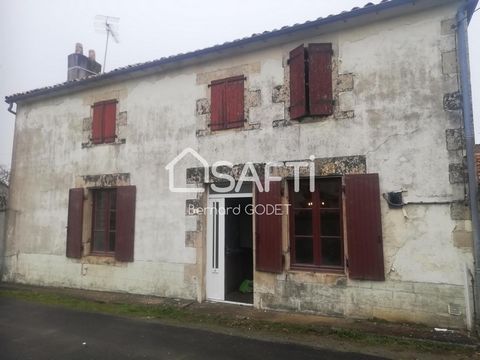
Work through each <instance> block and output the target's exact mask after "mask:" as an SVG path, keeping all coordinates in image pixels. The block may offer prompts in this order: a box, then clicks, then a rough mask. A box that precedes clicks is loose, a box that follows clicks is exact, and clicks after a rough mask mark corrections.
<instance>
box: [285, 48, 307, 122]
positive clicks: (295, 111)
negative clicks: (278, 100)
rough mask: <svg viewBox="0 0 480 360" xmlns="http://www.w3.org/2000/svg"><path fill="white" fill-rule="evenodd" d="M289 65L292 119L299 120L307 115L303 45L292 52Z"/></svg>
mask: <svg viewBox="0 0 480 360" xmlns="http://www.w3.org/2000/svg"><path fill="white" fill-rule="evenodd" d="M288 63H289V65H290V118H292V119H298V118H301V117H302V116H305V115H306V114H307V99H306V84H305V48H304V47H303V44H302V45H300V46H299V47H297V48H295V49H293V50H292V51H290V59H289V61H288Z"/></svg>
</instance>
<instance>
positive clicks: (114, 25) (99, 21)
mask: <svg viewBox="0 0 480 360" xmlns="http://www.w3.org/2000/svg"><path fill="white" fill-rule="evenodd" d="M119 21H120V18H118V17H113V16H105V15H97V16H95V30H96V31H97V32H101V33H106V34H107V40H106V42H105V55H104V57H103V69H102V70H103V71H102V72H105V65H106V63H107V52H108V40H109V39H110V36H111V37H112V38H113V40H114V41H115V42H116V43H117V44H118V42H119V41H120V40H119V39H118V23H119Z"/></svg>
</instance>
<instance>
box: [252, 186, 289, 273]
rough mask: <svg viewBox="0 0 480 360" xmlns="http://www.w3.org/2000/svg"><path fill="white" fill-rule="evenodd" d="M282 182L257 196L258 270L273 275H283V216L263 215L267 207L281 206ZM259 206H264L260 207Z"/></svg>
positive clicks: (256, 252)
mask: <svg viewBox="0 0 480 360" xmlns="http://www.w3.org/2000/svg"><path fill="white" fill-rule="evenodd" d="M281 189H282V185H281V182H271V183H270V191H269V192H259V191H258V189H257V193H256V195H255V201H256V204H255V205H256V206H257V207H256V209H257V210H258V211H257V212H256V213H257V214H256V217H255V232H256V234H255V235H256V243H255V245H256V247H255V254H256V257H255V259H256V269H257V271H265V272H272V273H281V272H282V270H283V262H282V216H281V215H280V214H278V215H277V214H275V213H273V214H268V213H265V214H262V212H263V210H264V209H265V210H266V209H267V208H266V207H267V205H273V206H275V205H279V204H281V203H282V194H281ZM259 205H263V206H264V207H262V206H259Z"/></svg>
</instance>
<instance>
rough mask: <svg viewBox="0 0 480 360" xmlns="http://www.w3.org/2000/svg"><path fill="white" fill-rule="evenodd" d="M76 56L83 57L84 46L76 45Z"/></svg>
mask: <svg viewBox="0 0 480 360" xmlns="http://www.w3.org/2000/svg"><path fill="white" fill-rule="evenodd" d="M75 54H82V55H83V45H82V44H81V43H76V44H75Z"/></svg>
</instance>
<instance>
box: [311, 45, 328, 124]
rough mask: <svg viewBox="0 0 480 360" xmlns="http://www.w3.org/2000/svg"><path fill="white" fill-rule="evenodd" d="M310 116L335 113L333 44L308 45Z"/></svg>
mask: <svg viewBox="0 0 480 360" xmlns="http://www.w3.org/2000/svg"><path fill="white" fill-rule="evenodd" d="M308 88H309V102H310V115H331V114H332V113H333V90H332V44H309V45H308Z"/></svg>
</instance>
